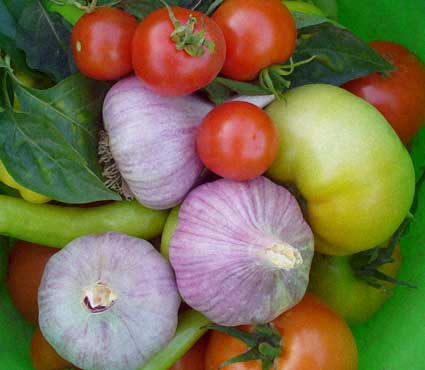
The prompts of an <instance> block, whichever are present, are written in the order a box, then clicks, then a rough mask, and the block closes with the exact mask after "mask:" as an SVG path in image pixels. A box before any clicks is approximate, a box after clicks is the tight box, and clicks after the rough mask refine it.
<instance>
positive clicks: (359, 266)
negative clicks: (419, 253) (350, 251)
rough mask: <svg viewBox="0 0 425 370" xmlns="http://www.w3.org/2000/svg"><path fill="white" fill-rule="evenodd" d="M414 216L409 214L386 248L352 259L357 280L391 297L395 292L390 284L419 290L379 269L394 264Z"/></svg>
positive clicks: (362, 253)
mask: <svg viewBox="0 0 425 370" xmlns="http://www.w3.org/2000/svg"><path fill="white" fill-rule="evenodd" d="M412 219H413V216H412V215H411V214H409V215H408V216H407V217H406V218H405V219H404V221H403V222H402V223H401V225H400V226H399V228H398V229H397V230H396V232H395V233H394V234H393V236H392V237H391V239H390V241H389V243H388V245H387V246H386V247H375V248H372V249H369V250H366V251H363V252H360V253H357V254H355V255H353V256H352V257H351V259H350V265H351V267H352V269H353V271H354V273H355V275H356V276H357V278H359V279H361V280H363V281H365V282H366V283H367V284H369V285H371V286H373V287H375V288H377V289H383V290H385V292H386V293H387V294H389V295H392V293H393V291H392V290H391V289H390V288H389V287H388V286H387V285H386V284H385V282H389V283H392V284H395V285H400V286H405V287H408V288H417V286H415V285H413V284H411V283H409V282H407V281H402V280H399V279H396V278H393V277H391V276H389V275H387V274H385V273H383V272H381V271H379V268H380V267H381V266H383V265H385V264H387V263H393V262H394V259H393V257H392V255H393V252H394V249H395V247H396V246H397V243H398V241H399V240H400V237H401V235H402V234H403V233H404V231H405V230H406V228H407V226H408V225H409V224H410V221H411V220H412Z"/></svg>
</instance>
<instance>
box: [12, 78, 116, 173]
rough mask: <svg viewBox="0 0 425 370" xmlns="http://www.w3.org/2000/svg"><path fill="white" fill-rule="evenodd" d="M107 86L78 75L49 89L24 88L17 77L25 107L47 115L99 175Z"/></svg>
mask: <svg viewBox="0 0 425 370" xmlns="http://www.w3.org/2000/svg"><path fill="white" fill-rule="evenodd" d="M107 88H108V85H107V84H106V83H103V82H99V81H95V80H92V79H89V78H87V77H84V76H83V75H81V74H75V75H72V76H70V77H68V78H67V79H65V80H63V81H62V82H60V83H59V84H58V85H56V86H53V87H52V88H50V89H46V90H37V89H31V88H28V87H25V86H23V85H21V84H20V83H18V82H17V81H16V80H14V90H15V93H16V95H17V96H18V99H19V102H20V103H21V106H22V110H23V111H25V112H28V113H30V114H35V115H38V116H40V117H46V118H47V119H49V120H50V121H52V122H55V126H56V128H57V129H59V130H60V131H61V133H62V135H63V136H64V138H65V140H66V141H67V142H68V144H70V145H71V146H72V148H73V149H74V150H75V151H76V152H78V153H79V154H80V155H81V157H82V158H84V160H85V162H86V163H87V165H88V167H89V168H90V170H91V171H92V172H93V173H95V174H96V175H97V176H99V177H100V173H101V169H100V166H99V164H98V160H97V139H98V136H97V134H98V124H99V122H100V118H101V117H100V112H101V109H102V102H103V98H104V96H105V94H106V91H107Z"/></svg>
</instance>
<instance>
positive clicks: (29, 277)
mask: <svg viewBox="0 0 425 370" xmlns="http://www.w3.org/2000/svg"><path fill="white" fill-rule="evenodd" d="M57 251H58V249H56V248H50V247H45V246H41V245H38V244H33V243H27V242H24V241H21V240H17V241H16V242H15V246H14V248H13V250H12V252H11V253H10V255H9V266H8V273H7V280H6V286H7V288H8V291H9V293H10V297H11V298H12V302H13V303H14V305H15V306H16V308H17V310H18V311H19V312H20V313H21V314H22V316H23V317H24V318H25V319H26V320H28V321H30V322H32V323H34V324H36V323H37V322H38V304H37V294H38V287H39V285H40V281H41V277H42V275H43V271H44V267H45V266H46V263H47V261H48V260H49V258H50V257H51V256H52V255H53V254H55V253H56V252H57Z"/></svg>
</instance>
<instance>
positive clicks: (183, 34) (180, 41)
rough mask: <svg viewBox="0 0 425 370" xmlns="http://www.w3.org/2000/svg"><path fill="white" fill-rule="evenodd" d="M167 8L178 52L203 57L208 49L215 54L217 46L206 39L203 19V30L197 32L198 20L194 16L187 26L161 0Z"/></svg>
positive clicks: (172, 35) (171, 35) (190, 16)
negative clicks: (182, 51) (181, 51)
mask: <svg viewBox="0 0 425 370" xmlns="http://www.w3.org/2000/svg"><path fill="white" fill-rule="evenodd" d="M161 2H162V3H163V4H164V6H165V7H166V8H167V11H168V15H169V17H170V20H171V22H172V23H173V26H174V31H173V32H171V34H170V38H171V40H173V41H174V43H175V44H176V49H177V50H184V51H185V52H186V53H187V54H189V55H190V56H193V57H194V56H202V55H204V54H205V49H207V50H208V51H209V52H210V53H211V54H212V53H214V50H215V44H214V42H213V41H211V40H207V39H206V29H205V27H204V20H203V19H202V28H201V29H200V30H199V31H196V32H195V25H196V24H197V23H198V19H197V18H196V17H195V16H193V15H192V14H190V15H189V19H188V20H187V22H186V23H185V24H182V23H181V22H180V21H179V20H178V19H177V18H176V16H175V14H174V12H173V10H172V9H171V7H170V6H169V5H168V4H167V3H166V2H165V1H164V0H161Z"/></svg>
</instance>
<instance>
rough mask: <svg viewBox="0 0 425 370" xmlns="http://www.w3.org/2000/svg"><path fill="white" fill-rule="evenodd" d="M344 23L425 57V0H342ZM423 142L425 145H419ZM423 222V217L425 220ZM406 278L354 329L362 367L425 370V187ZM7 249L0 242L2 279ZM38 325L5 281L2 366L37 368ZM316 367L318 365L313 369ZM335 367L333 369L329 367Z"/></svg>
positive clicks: (406, 243)
mask: <svg viewBox="0 0 425 370" xmlns="http://www.w3.org/2000/svg"><path fill="white" fill-rule="evenodd" d="M338 2H339V21H340V22H341V23H342V24H344V25H345V26H347V27H348V28H349V29H350V30H352V31H353V32H354V33H356V34H357V35H358V36H359V37H361V38H362V39H364V40H366V41H370V40H374V39H375V40H376V39H383V40H392V41H396V42H399V43H401V44H403V45H405V46H407V47H408V48H409V49H411V50H412V51H414V52H415V53H416V54H417V55H418V56H419V57H421V58H422V60H425V0H375V1H370V0H356V1H353V0H339V1H338ZM415 142H416V145H415V143H414V144H413V146H412V148H413V153H412V157H413V159H414V162H415V166H416V168H417V169H418V168H419V167H422V166H424V165H425V150H422V151H421V150H419V149H417V148H419V147H421V148H422V149H423V148H425V130H424V129H423V130H422V131H421V133H420V134H419V135H418V136H417V137H416V139H415ZM418 143H422V144H421V145H418ZM421 220H422V221H421ZM401 248H402V249H401V250H402V255H403V265H402V269H401V272H400V276H399V277H400V279H402V280H406V281H409V282H411V283H413V284H415V285H417V286H418V289H407V288H403V287H397V288H396V289H395V293H394V296H393V297H392V298H391V299H390V300H389V301H388V302H387V303H386V304H385V305H384V307H383V308H382V310H380V311H379V312H378V314H377V315H376V316H375V317H373V319H372V320H370V321H369V322H368V323H366V324H364V325H361V326H356V327H353V328H352V329H353V332H354V335H355V337H356V340H357V344H358V349H359V356H360V366H359V370H423V369H425V350H424V349H425V324H424V323H425V303H424V302H425V191H424V190H422V192H421V196H420V197H419V207H418V211H417V214H416V217H415V219H414V221H413V222H412V224H411V226H410V228H409V230H408V232H407V234H406V235H405V237H404V238H403V240H402V243H401ZM6 259H7V250H6V249H5V248H4V246H1V245H0V278H1V279H2V280H4V272H5V271H4V270H5V266H6ZM33 331H34V327H32V326H31V325H30V324H28V323H26V322H25V321H24V320H23V319H22V318H21V317H20V316H19V314H18V313H17V312H16V310H15V309H14V307H13V305H12V303H11V301H10V298H9V296H8V294H7V291H6V288H5V287H4V284H3V285H2V286H1V287H0V368H1V369H2V370H3V369H4V370H31V369H32V366H31V360H30V357H29V344H30V339H31V335H32V332H33ZM311 370H315V369H311ZM328 370H332V369H328Z"/></svg>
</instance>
